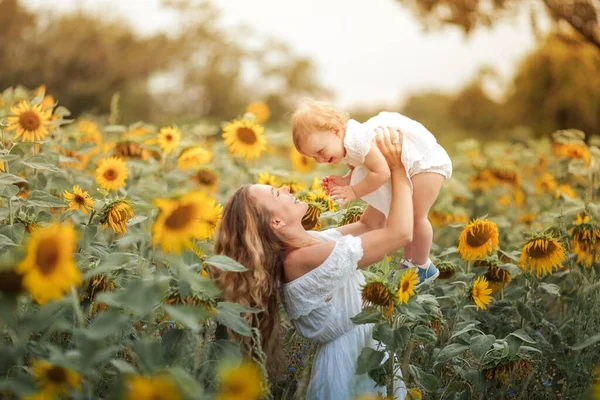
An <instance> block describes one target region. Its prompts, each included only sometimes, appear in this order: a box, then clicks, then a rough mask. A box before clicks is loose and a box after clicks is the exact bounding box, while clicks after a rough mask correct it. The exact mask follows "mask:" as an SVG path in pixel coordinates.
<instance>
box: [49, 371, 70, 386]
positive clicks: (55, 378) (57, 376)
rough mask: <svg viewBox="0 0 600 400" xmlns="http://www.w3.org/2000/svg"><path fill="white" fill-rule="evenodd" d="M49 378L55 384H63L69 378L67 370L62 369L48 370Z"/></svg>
mask: <svg viewBox="0 0 600 400" xmlns="http://www.w3.org/2000/svg"><path fill="white" fill-rule="evenodd" d="M47 376H48V379H49V380H51V381H52V382H54V383H63V382H64V381H65V379H66V378H67V374H66V373H65V370H64V369H63V368H61V367H52V368H51V369H50V370H48V373H47Z"/></svg>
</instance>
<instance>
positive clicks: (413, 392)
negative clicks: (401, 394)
mask: <svg viewBox="0 0 600 400" xmlns="http://www.w3.org/2000/svg"><path fill="white" fill-rule="evenodd" d="M406 398H407V400H422V399H423V394H422V393H421V391H420V390H419V388H416V387H414V388H410V389H408V396H407V397H406Z"/></svg>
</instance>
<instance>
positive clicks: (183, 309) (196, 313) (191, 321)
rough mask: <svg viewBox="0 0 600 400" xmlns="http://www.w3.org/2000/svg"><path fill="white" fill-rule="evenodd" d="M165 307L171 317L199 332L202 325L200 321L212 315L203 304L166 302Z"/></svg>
mask: <svg viewBox="0 0 600 400" xmlns="http://www.w3.org/2000/svg"><path fill="white" fill-rule="evenodd" d="M163 308H164V309H165V311H166V312H167V313H168V314H169V318H171V319H172V320H173V321H175V322H177V323H179V324H181V325H183V326H185V327H186V328H190V329H191V330H193V331H194V332H198V330H199V329H200V327H201V324H200V323H201V322H203V321H206V320H207V319H208V318H209V317H210V312H209V311H208V310H207V309H206V308H204V306H202V305H200V306H195V305H191V304H181V305H176V306H171V305H168V304H164V305H163Z"/></svg>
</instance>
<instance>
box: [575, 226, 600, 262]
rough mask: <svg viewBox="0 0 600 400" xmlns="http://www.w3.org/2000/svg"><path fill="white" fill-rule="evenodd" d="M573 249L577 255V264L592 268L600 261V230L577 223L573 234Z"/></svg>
mask: <svg viewBox="0 0 600 400" xmlns="http://www.w3.org/2000/svg"><path fill="white" fill-rule="evenodd" d="M571 251H572V252H573V254H576V255H577V261H576V262H577V264H580V265H583V266H585V267H586V268H590V267H591V266H592V265H593V264H594V263H598V262H600V231H598V230H596V229H590V228H588V227H587V226H585V225H577V226H575V228H574V229H573V233H572V236H571Z"/></svg>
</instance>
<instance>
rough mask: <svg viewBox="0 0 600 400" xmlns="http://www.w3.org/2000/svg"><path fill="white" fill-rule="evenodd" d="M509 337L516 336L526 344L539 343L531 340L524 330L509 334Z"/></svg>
mask: <svg viewBox="0 0 600 400" xmlns="http://www.w3.org/2000/svg"><path fill="white" fill-rule="evenodd" d="M508 336H515V337H517V338H519V339H521V340H522V341H523V342H525V343H529V344H536V343H537V342H536V341H535V340H533V339H532V338H531V336H529V335H528V334H527V333H525V331H524V330H523V329H517V330H516V331H514V332H511V333H509V334H508Z"/></svg>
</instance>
